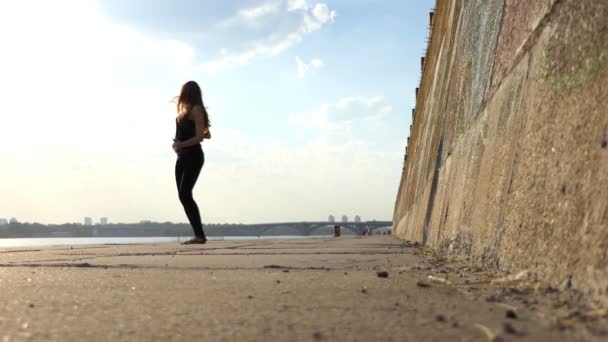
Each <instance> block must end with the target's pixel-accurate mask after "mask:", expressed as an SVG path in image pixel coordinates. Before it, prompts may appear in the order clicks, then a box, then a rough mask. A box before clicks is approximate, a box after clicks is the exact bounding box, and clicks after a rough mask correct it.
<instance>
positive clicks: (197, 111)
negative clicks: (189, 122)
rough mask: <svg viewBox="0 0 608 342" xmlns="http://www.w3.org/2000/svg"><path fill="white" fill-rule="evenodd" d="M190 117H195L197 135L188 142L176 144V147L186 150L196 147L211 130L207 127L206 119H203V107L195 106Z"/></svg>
mask: <svg viewBox="0 0 608 342" xmlns="http://www.w3.org/2000/svg"><path fill="white" fill-rule="evenodd" d="M190 115H192V116H193V119H194V125H195V130H196V135H195V136H194V137H192V138H190V139H188V140H184V141H179V142H176V145H177V146H176V147H177V148H178V149H179V148H185V147H189V146H193V145H196V144H198V143H200V142H201V141H203V139H205V135H207V134H208V132H209V128H208V127H205V119H204V117H203V115H204V114H203V109H202V107H201V106H194V107H193V108H192V112H191V113H190Z"/></svg>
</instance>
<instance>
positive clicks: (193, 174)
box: [175, 150, 205, 238]
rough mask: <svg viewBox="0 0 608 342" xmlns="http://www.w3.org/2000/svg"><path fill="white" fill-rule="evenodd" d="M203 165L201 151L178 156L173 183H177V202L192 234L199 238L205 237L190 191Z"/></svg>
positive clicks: (203, 156) (199, 215)
mask: <svg viewBox="0 0 608 342" xmlns="http://www.w3.org/2000/svg"><path fill="white" fill-rule="evenodd" d="M203 164H205V154H204V153H203V151H202V150H194V151H188V152H187V153H185V154H182V155H179V156H178V158H177V162H176V163H175V182H176V183H177V192H178V194H179V200H180V202H182V205H183V206H184V210H185V211H186V216H188V221H190V225H191V226H192V229H193V230H194V234H195V235H196V236H197V237H201V238H204V237H205V232H204V231H203V223H202V221H201V214H200V212H199V210H198V206H197V205H196V202H195V201H194V198H193V197H192V189H193V188H194V185H195V184H196V180H197V179H198V175H199V174H200V173H201V169H202V168H203Z"/></svg>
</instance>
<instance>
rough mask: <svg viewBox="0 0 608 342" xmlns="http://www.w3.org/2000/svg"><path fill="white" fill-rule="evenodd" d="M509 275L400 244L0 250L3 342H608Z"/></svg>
mask: <svg viewBox="0 0 608 342" xmlns="http://www.w3.org/2000/svg"><path fill="white" fill-rule="evenodd" d="M381 271H384V272H387V273H388V276H387V277H380V276H378V272H381ZM429 276H431V277H430V278H429ZM501 276H502V275H497V274H491V273H488V272H484V271H483V270H480V269H475V268H470V267H467V266H466V265H460V264H456V263H448V262H447V261H445V260H442V259H440V258H437V257H436V256H434V255H433V254H432V253H430V252H428V251H426V250H424V249H422V248H421V247H418V246H415V245H411V244H406V243H403V242H401V241H398V240H395V239H392V238H390V237H368V238H340V239H314V240H291V241H253V242H252V241H247V242H210V243H209V244H207V245H205V246H200V245H199V246H184V245H179V244H156V245H121V246H119V245H100V246H78V247H43V248H22V249H3V250H0V341H20V340H55V341H83V340H92V341H152V340H173V341H193V340H199V341H490V340H495V341H501V340H502V341H576V340H584V339H588V340H602V338H606V336H608V335H605V334H606V333H607V331H608V325H607V324H606V320H605V311H602V310H600V309H597V308H592V307H589V306H583V305H582V304H581V300H582V299H581V298H580V296H576V293H575V292H574V291H573V290H563V291H562V290H559V289H551V288H545V287H542V286H541V285H540V284H536V283H531V282H527V281H521V280H518V281H507V282H502V281H497V280H498V279H499V278H500V277H501ZM433 277H435V278H433ZM445 279H447V281H445ZM602 317H604V318H602Z"/></svg>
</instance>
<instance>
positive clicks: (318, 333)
mask: <svg viewBox="0 0 608 342" xmlns="http://www.w3.org/2000/svg"><path fill="white" fill-rule="evenodd" d="M312 337H313V338H314V339H315V340H317V341H320V340H322V339H323V334H321V332H320V331H315V333H314V334H312Z"/></svg>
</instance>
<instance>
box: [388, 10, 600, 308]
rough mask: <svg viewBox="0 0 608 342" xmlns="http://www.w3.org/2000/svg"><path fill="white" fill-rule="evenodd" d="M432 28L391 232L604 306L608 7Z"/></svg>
mask: <svg viewBox="0 0 608 342" xmlns="http://www.w3.org/2000/svg"><path fill="white" fill-rule="evenodd" d="M432 18H433V19H432V33H431V40H430V42H429V46H428V50H427V54H426V56H425V63H424V67H423V76H422V81H421V85H420V90H419V92H418V96H417V101H416V111H415V113H416V114H415V118H414V125H413V128H412V132H411V137H410V140H409V146H408V155H407V156H406V162H405V166H404V169H403V176H402V181H401V185H400V189H399V193H398V196H397V203H396V207H395V215H394V227H393V230H394V232H395V234H396V235H397V236H399V237H400V238H402V239H406V240H411V241H421V242H424V243H426V244H427V245H428V246H431V247H432V248H435V249H438V250H440V251H442V252H444V253H445V254H446V255H451V256H454V257H463V258H468V259H470V261H471V262H473V263H476V264H480V265H483V266H486V267H491V268H496V269H501V270H504V271H510V272H518V271H522V270H529V271H532V272H535V273H536V274H537V275H538V276H539V278H540V279H542V280H545V281H548V282H550V283H553V284H555V285H557V284H559V283H561V282H562V281H564V280H565V279H567V278H568V277H570V276H572V283H573V286H575V287H576V288H578V289H581V290H584V291H585V292H587V293H589V294H591V295H592V296H593V297H594V298H597V299H599V300H601V301H603V302H604V303H608V299H607V298H608V147H607V146H606V134H607V133H606V131H607V129H608V1H604V0H602V1H599V0H534V1H530V0H438V1H437V5H436V11H435V14H434V16H433V17H432Z"/></svg>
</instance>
